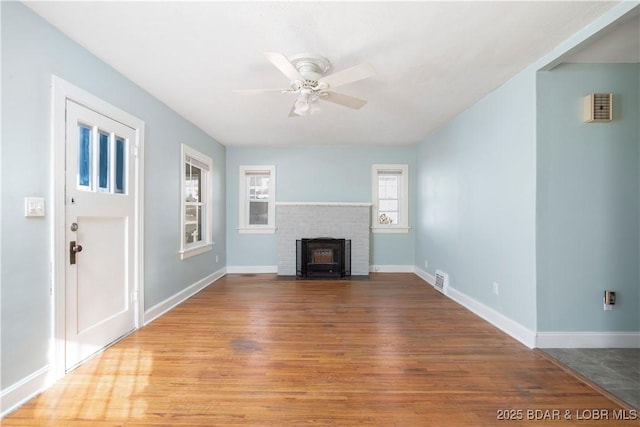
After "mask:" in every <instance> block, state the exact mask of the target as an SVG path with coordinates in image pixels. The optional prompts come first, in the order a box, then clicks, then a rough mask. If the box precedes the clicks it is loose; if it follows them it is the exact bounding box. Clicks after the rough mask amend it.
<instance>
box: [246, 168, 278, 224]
mask: <svg viewBox="0 0 640 427" xmlns="http://www.w3.org/2000/svg"><path fill="white" fill-rule="evenodd" d="M239 186H240V206H239V212H240V218H239V224H240V225H239V228H238V230H239V232H240V233H275V230H276V226H275V216H276V205H275V201H276V167H275V166H240V181H239Z"/></svg>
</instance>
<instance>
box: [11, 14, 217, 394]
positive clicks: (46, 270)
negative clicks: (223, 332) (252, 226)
mask: <svg viewBox="0 0 640 427" xmlns="http://www.w3.org/2000/svg"><path fill="white" fill-rule="evenodd" d="M1 7H2V34H1V35H2V196H1V197H2V233H1V245H2V252H1V253H2V260H1V261H2V273H1V274H2V285H1V286H2V287H1V292H2V306H1V311H2V313H1V323H2V326H1V336H2V353H1V359H2V370H1V373H0V375H1V387H2V389H6V387H8V386H10V385H12V384H14V383H15V382H17V381H19V380H21V379H24V378H25V377H27V376H28V375H30V374H32V373H34V372H35V371H37V370H39V369H41V368H43V367H45V366H46V365H47V364H48V360H47V353H48V350H49V348H48V346H49V343H50V337H51V328H52V325H51V297H50V296H49V286H50V283H51V275H50V265H49V263H50V259H51V254H50V250H49V247H50V245H51V241H50V236H51V228H50V221H51V210H52V207H53V201H52V198H51V194H50V177H51V170H50V154H49V151H50V112H49V110H50V105H51V99H50V85H51V75H52V74H56V75H58V76H59V77H61V78H63V79H65V80H67V81H68V82H70V83H72V84H74V85H76V86H79V87H81V88H83V89H85V90H87V91H89V92H91V93H93V94H94V95H96V96H98V97H100V98H102V99H104V100H105V101H107V102H110V103H111V104H113V105H115V106H117V107H119V108H121V109H123V110H125V111H127V112H129V113H131V114H133V115H135V116H137V117H139V118H141V119H142V120H144V121H145V123H146V129H145V130H146V140H145V152H144V156H145V157H144V160H145V176H144V185H145V200H144V203H145V216H144V227H145V229H144V233H145V240H144V250H145V270H144V274H145V290H144V291H145V292H144V297H145V305H146V307H147V308H149V307H151V306H153V305H155V304H157V303H159V302H161V301H164V300H165V299H167V298H169V297H171V296H173V295H174V294H175V293H176V292H178V291H180V290H182V289H184V288H185V287H187V286H189V285H191V284H193V283H194V282H196V281H197V280H200V279H201V278H203V277H205V276H207V275H208V274H211V273H212V272H214V271H216V270H218V269H220V268H222V267H223V266H224V265H225V264H226V262H225V257H224V255H225V251H224V248H225V246H226V241H225V229H226V224H225V209H224V203H225V197H226V194H225V187H226V183H225V177H226V172H225V148H224V147H223V146H222V145H220V144H218V143H217V142H215V141H213V140H212V139H211V138H210V137H208V136H207V135H205V134H204V133H203V132H202V131H201V130H199V129H198V128H196V127H195V126H193V125H192V124H190V123H189V122H187V121H186V120H184V119H182V118H181V117H179V116H178V115H177V114H176V113H174V112H173V111H171V110H170V109H168V108H167V107H166V106H165V105H164V104H162V103H161V102H159V101H158V100H156V99H155V98H153V97H151V96H150V95H149V94H148V93H146V92H144V91H143V90H142V89H141V88H140V87H138V86H136V85H135V84H133V83H132V82H130V81H128V80H127V79H125V78H124V77H123V76H122V75H120V74H119V73H117V72H116V71H115V70H113V69H112V68H110V67H109V66H107V65H106V64H104V63H103V62H101V61H99V60H98V59H96V58H95V57H94V56H92V55H91V54H90V53H89V52H87V51H86V50H85V49H83V48H82V47H80V46H79V45H77V44H76V43H75V42H73V41H71V40H70V39H68V38H67V37H66V36H64V35H63V34H62V33H60V32H59V31H57V30H56V29H54V28H53V27H51V26H50V25H49V24H47V23H46V22H45V21H44V20H42V19H41V18H40V17H38V16H37V15H36V14H34V13H33V12H31V10H29V9H28V8H26V7H25V6H24V5H22V4H21V3H18V2H1ZM182 142H184V143H186V144H189V145H191V146H192V147H194V148H196V149H197V150H199V151H202V152H204V153H206V154H208V155H210V156H211V157H212V158H213V161H214V172H213V174H214V192H215V197H214V199H215V200H214V203H215V212H214V234H215V240H216V245H215V248H214V251H213V252H210V253H207V254H204V255H201V256H198V257H194V258H192V259H189V260H187V261H179V257H178V249H179V244H180V238H181V233H180V230H179V227H180V225H179V224H180V221H179V218H180V216H179V215H180V208H179V207H180V204H179V203H180V197H179V182H180V163H181V162H180V143H182ZM26 196H40V197H45V199H46V209H47V216H46V217H45V218H43V219H26V218H24V207H23V198H24V197H26ZM216 254H218V255H219V256H220V258H219V262H218V263H217V264H216V263H215V255H216Z"/></svg>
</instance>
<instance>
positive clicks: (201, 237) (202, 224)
mask: <svg viewBox="0 0 640 427" xmlns="http://www.w3.org/2000/svg"><path fill="white" fill-rule="evenodd" d="M212 164H213V162H212V161H211V158H209V157H208V156H205V155H204V154H202V153H199V152H197V151H196V150H194V149H193V148H190V147H188V146H186V145H184V144H182V185H181V186H180V188H181V215H180V216H181V236H182V242H181V245H180V258H181V259H185V258H189V257H192V256H194V255H198V254H201V253H203V252H206V251H210V250H211V248H212V246H213V239H212V225H211V224H212V220H211V216H212V208H211V193H210V189H211V182H210V181H211V168H212Z"/></svg>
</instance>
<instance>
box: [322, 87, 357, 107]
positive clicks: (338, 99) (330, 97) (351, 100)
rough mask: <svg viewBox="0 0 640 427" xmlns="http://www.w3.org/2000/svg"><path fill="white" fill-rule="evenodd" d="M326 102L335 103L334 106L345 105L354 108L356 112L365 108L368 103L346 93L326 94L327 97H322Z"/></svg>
mask: <svg viewBox="0 0 640 427" xmlns="http://www.w3.org/2000/svg"><path fill="white" fill-rule="evenodd" d="M320 99H323V100H325V101H329V102H333V103H334V104H339V105H343V106H345V107H349V108H353V109H354V110H359V109H360V108H362V107H364V105H365V104H366V103H367V101H365V100H364V99H360V98H356V97H355V96H351V95H345V94H344V93H337V92H331V91H328V92H325V95H324V96H322V97H320Z"/></svg>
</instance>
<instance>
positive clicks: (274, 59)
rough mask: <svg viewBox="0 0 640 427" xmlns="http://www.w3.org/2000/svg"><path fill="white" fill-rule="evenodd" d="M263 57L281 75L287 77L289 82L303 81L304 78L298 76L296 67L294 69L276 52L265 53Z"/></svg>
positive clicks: (284, 57) (285, 58)
mask: <svg viewBox="0 0 640 427" xmlns="http://www.w3.org/2000/svg"><path fill="white" fill-rule="evenodd" d="M264 56H266V57H267V59H268V60H269V61H270V62H271V63H272V64H273V65H275V66H276V68H277V69H278V70H280V71H281V72H282V74H284V75H285V76H287V77H288V78H289V80H291V81H293V80H300V81H304V77H302V75H300V73H299V72H298V70H297V69H296V67H294V66H293V64H292V63H291V62H289V60H288V59H287V57H286V56H284V55H283V54H281V53H278V52H265V54H264Z"/></svg>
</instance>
